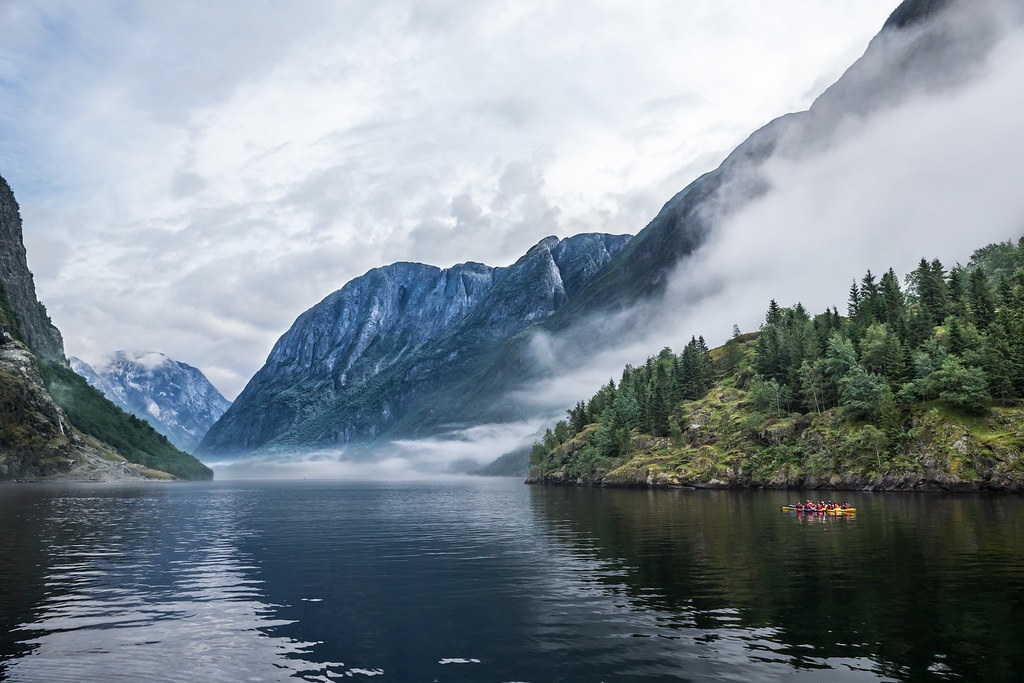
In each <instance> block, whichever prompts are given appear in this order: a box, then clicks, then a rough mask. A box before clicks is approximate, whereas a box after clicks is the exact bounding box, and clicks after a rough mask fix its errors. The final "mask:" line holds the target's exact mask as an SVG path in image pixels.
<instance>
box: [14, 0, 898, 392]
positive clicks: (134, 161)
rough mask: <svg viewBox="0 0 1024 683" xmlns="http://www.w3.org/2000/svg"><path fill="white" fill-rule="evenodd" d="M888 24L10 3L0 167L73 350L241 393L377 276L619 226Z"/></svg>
mask: <svg viewBox="0 0 1024 683" xmlns="http://www.w3.org/2000/svg"><path fill="white" fill-rule="evenodd" d="M895 4H896V0H844V1H843V2H836V3H819V2H816V1H815V0H787V2H784V3H781V4H780V3H773V4H772V5H771V6H767V5H765V4H764V3H761V2H757V1H756V0H743V1H742V2H736V3H729V4H728V6H726V5H723V3H720V2H717V1H716V0H697V1H695V2H692V3H688V4H687V7H686V11H685V12H683V11H681V10H680V6H679V5H678V3H675V2H671V1H670V0H658V1H655V2H649V3H644V4H643V5H642V6H637V5H636V4H635V3H632V4H631V3H618V2H601V3H591V4H588V5H586V6H583V5H580V4H579V3H576V2H569V1H565V2H553V3H507V2H499V1H495V2H485V3H473V4H472V5H471V6H470V5H467V4H466V3H461V2H458V3H456V2H448V3H444V2H442V3H436V2H430V3H426V2H416V1H415V0H384V1H381V2H374V3H303V4H299V5H295V6H292V5H288V6H285V5H276V4H273V3H271V4H265V3H263V4H260V5H259V6H258V7H257V6H254V5H253V4H252V3H249V2H241V1H239V0H228V1H225V2H218V3H216V4H211V3H200V2H194V1H186V2H177V3H133V4H125V3H120V2H115V1H113V0H109V1H103V0H100V1H97V2H90V3H88V4H82V3H77V2H72V1H71V0H41V1H37V0H33V1H31V2H29V0H15V1H13V2H7V3H5V4H4V5H3V6H2V7H0V46H2V47H0V94H2V96H3V97H4V101H5V103H6V104H7V105H8V106H7V107H6V113H5V114H4V116H3V117H0V157H2V158H3V159H4V167H3V168H2V169H0V173H3V174H4V176H5V177H6V178H7V179H8V180H9V181H10V182H11V184H12V186H13V187H14V190H15V193H16V194H17V196H18V198H19V201H20V203H21V206H22V210H23V214H24V216H25V219H26V221H25V224H26V242H27V244H28V247H29V261H30V265H31V266H32V267H33V269H34V271H35V274H36V280H37V285H38V289H39V292H40V295H41V298H42V299H43V301H44V303H46V304H47V306H48V308H49V310H50V312H51V314H52V317H53V318H54V320H55V322H56V323H57V325H58V326H59V327H60V328H61V329H62V331H63V332H64V337H65V340H66V345H67V348H68V351H69V353H73V354H75V355H78V356H80V357H83V358H84V359H86V360H90V359H95V358H97V357H101V356H102V355H103V354H105V353H106V352H108V351H109V350H110V349H114V348H125V347H127V348H145V347H147V346H148V345H150V344H152V345H153V349H154V350H159V351H162V352H165V353H167V354H168V355H170V356H172V357H174V358H177V359H180V360H184V361H186V362H188V363H190V364H192V365H195V366H197V367H200V368H201V369H203V370H204V371H205V372H207V374H211V373H214V374H217V375H218V377H219V378H220V379H219V380H215V381H217V382H218V384H219V387H220V389H221V390H222V391H223V393H224V394H225V395H227V396H232V395H234V394H236V393H237V391H238V390H239V389H240V388H241V386H242V384H244V382H245V380H246V378H247V377H249V376H251V375H252V373H253V372H254V371H255V370H256V369H257V368H258V367H259V365H260V364H261V362H262V361H263V359H264V358H265V356H266V353H267V352H268V351H269V349H270V347H271V346H272V344H273V342H274V340H275V339H276V338H277V336H279V335H280V334H281V333H282V332H284V330H285V329H286V328H287V327H288V325H289V324H290V323H291V322H292V321H293V320H294V319H295V317H296V316H297V315H298V314H299V313H300V312H301V311H302V310H304V309H305V308H307V307H308V306H309V305H311V304H312V303H314V302H315V301H317V300H319V299H320V298H322V297H323V296H325V295H326V294H328V293H329V292H330V291H333V290H334V289H337V288H338V287H340V285H341V284H343V283H344V282H346V281H348V280H349V279H351V278H353V277H356V276H358V275H360V274H362V273H363V272H365V271H367V270H369V269H370V268H373V267H376V266H379V265H383V264H385V263H388V262H392V261H397V260H415V261H425V262H433V263H435V264H436V265H440V266H445V265H451V264H453V263H457V262H461V261H467V260H476V261H482V262H485V263H489V264H492V265H504V264H508V263H511V262H512V261H514V260H515V259H516V258H517V257H518V256H520V255H521V254H522V253H523V252H525V251H526V249H527V248H529V247H530V246H531V245H532V244H534V243H535V242H536V241H538V240H539V239H540V238H542V237H544V236H546V235H548V234H558V235H560V236H566V235H569V234H574V233H576V232H581V231H590V230H605V231H609V232H615V233H622V232H635V231H636V230H637V229H639V227H641V226H642V225H644V224H645V223H646V222H647V221H648V220H649V219H650V218H651V217H652V216H653V215H654V213H655V212H656V211H657V209H658V207H659V206H660V204H661V203H662V202H664V201H665V200H666V199H667V198H668V197H669V196H671V195H672V194H673V193H674V192H675V191H677V190H678V189H679V188H680V187H682V186H683V185H685V184H686V183H687V182H689V181H690V180H691V179H692V178H693V177H695V176H696V175H698V174H699V173H700V172H703V171H705V170H708V169H709V168H711V167H713V166H714V165H715V164H717V162H718V161H719V160H720V159H721V157H722V156H723V155H724V153H725V152H727V151H728V150H729V149H730V148H731V147H732V146H734V145H735V144H736V143H737V142H738V141H739V140H740V139H742V137H743V136H744V135H745V134H746V133H747V132H749V131H750V130H751V129H753V128H754V127H756V126H757V125H759V124H760V123H762V122H763V121H765V120H767V119H769V118H772V117H773V116H775V115H777V114H778V113H780V112H782V111H787V110H791V109H798V108H801V107H802V106H806V104H807V103H808V101H809V97H810V96H811V94H813V92H812V87H813V85H814V84H815V83H823V82H827V80H828V78H827V77H826V78H825V79H824V80H823V74H825V75H828V74H835V73H838V71H839V70H840V69H841V68H842V67H843V66H845V65H846V64H847V63H849V62H850V61H852V59H853V58H854V57H855V56H856V55H857V54H858V53H859V52H860V50H861V49H862V48H863V45H864V44H865V43H866V40H867V37H868V36H870V35H871V34H873V33H874V32H875V31H876V30H877V28H878V27H879V26H880V25H881V23H882V20H883V19H884V17H885V16H886V15H887V13H888V12H889V11H890V10H891V9H892V7H894V6H895ZM58 244H62V245H65V247H66V248H67V252H61V251H60V250H59V249H56V248H54V246H53V245H58ZM37 251H38V252H39V254H40V255H39V258H38V259H37V258H36V257H35V256H34V253H35V252H37ZM161 321H166V322H161Z"/></svg>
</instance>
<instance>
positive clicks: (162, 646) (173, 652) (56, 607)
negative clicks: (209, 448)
mask: <svg viewBox="0 0 1024 683" xmlns="http://www.w3.org/2000/svg"><path fill="white" fill-rule="evenodd" d="M166 492H167V491H165V490H161V489H160V488H159V487H146V488H144V489H132V488H122V487H113V486H107V487H72V488H65V489H57V488H51V489H49V490H47V491H45V492H44V495H42V496H11V498H13V500H12V499H11V498H5V500H4V501H3V502H4V503H6V504H5V505H3V508H2V509H3V519H4V520H5V521H10V520H12V519H15V518H17V519H20V520H22V521H23V522H28V524H26V525H24V526H22V527H21V529H22V530H29V529H31V530H33V531H34V532H35V533H36V534H38V535H37V536H36V538H35V539H34V540H35V544H36V545H37V550H36V553H37V554H36V561H35V562H34V563H33V568H34V569H36V570H37V571H38V577H37V578H36V585H37V586H39V587H41V590H39V591H38V598H37V602H36V603H35V604H34V605H33V606H32V607H31V609H30V610H28V613H27V614H26V618H25V619H24V621H23V622H22V623H20V624H18V625H17V626H15V627H14V628H12V629H11V630H10V631H9V635H8V638H9V639H11V640H14V641H15V643H14V645H15V648H14V651H15V652H17V653H18V654H17V656H15V657H13V658H11V659H10V660H9V661H7V662H3V661H0V677H2V678H4V679H5V680H11V681H83V680H95V681H110V680H124V681H140V680H164V681H175V680H180V681H195V680H198V679H197V678H196V673H197V672H199V671H202V672H204V674H203V680H209V681H213V680H232V681H237V680H239V677H242V679H243V680H244V679H246V678H247V674H248V673H251V674H256V675H257V678H256V679H255V680H263V678H262V675H263V674H265V673H266V672H267V671H275V670H277V671H283V672H289V673H298V672H305V673H308V672H310V671H320V670H325V667H324V666H323V665H321V664H311V663H308V662H305V661H303V659H302V658H301V655H302V654H303V653H304V652H305V651H306V650H307V649H308V648H309V646H310V644H309V643H302V642H298V641H294V640H292V639H289V638H283V637H278V636H274V635H273V632H274V629H275V628H276V627H280V626H282V625H285V624H287V623H288V622H287V621H286V620H282V619H279V618H276V617H275V610H276V606H275V605H272V604H268V603H267V602H266V601H265V598H264V597H263V596H262V595H261V592H260V584H261V583H262V582H261V581H260V580H259V579H257V578H254V577H255V575H256V572H255V569H256V567H255V566H253V560H252V558H251V557H247V556H246V555H244V554H243V553H240V552H239V550H238V549H237V542H238V541H239V540H240V539H242V538H244V536H245V535H246V533H247V532H246V531H245V530H244V529H243V528H241V527H240V526H239V525H238V524H237V520H238V519H239V518H242V517H244V516H245V515H246V514H247V513H248V508H249V507H250V504H249V503H248V502H247V501H245V500H244V497H243V495H242V493H241V492H237V491H217V492H215V494H214V495H207V494H210V493H214V492H211V491H203V492H198V491H197V492H196V494H197V495H193V496H189V497H184V498H183V497H182V496H180V495H175V496H172V497H168V496H164V495H161V494H163V493H166ZM7 493H10V492H9V491H8V492H7ZM33 493H35V492H34V491H33ZM174 493H176V494H178V493H181V492H180V491H174ZM5 540H7V539H6V538H5ZM23 540H24V539H23ZM8 559H9V560H10V559H11V558H10V557H9V558H8ZM4 569H5V570H8V569H11V568H10V567H4ZM27 578H29V577H25V576H19V573H18V572H16V571H5V572H4V581H5V583H6V584H7V585H5V586H4V591H3V597H4V598H7V597H8V596H9V594H13V593H16V592H17V590H18V588H19V586H18V584H20V583H22V582H25V583H27V581H26V579H27ZM5 602H6V600H5ZM3 607H5V608H7V607H8V605H7V604H4V605H3ZM4 611H5V612H6V609H5V610H4ZM5 616H6V615H5ZM183 664H184V665H183Z"/></svg>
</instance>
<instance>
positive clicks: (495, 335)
mask: <svg viewBox="0 0 1024 683" xmlns="http://www.w3.org/2000/svg"><path fill="white" fill-rule="evenodd" d="M628 241H629V236H627V235H591V234H584V235H577V236H575V237H571V238H568V239H565V240H558V239H557V238H554V237H549V238H546V239H544V240H542V241H541V242H540V243H539V244H537V245H536V246H535V247H533V248H532V249H531V250H530V251H529V252H528V253H527V254H525V255H524V256H523V257H522V258H521V259H519V260H518V261H517V262H516V263H515V264H513V265H511V266H509V267H505V268H492V267H490V266H485V265H483V264H479V263H463V264H459V265H457V266H453V267H452V268H448V269H444V270H442V269H440V268H436V267H434V266H428V265H423V264H417V263H396V264H392V265H390V266H385V267H383V268H376V269H374V270H371V271H370V272H368V273H367V274H366V275H363V276H362V277H359V278H356V279H355V280H352V281H351V282H349V283H348V284H346V285H345V286H344V287H343V288H342V289H340V290H339V291H337V292H335V293H334V294H331V295H330V296H328V297H327V298H326V299H324V300H323V301H322V302H320V303H319V304H317V305H316V306H314V307H313V308H311V309H310V310H308V311H306V312H305V313H303V314H302V315H301V316H299V318H298V319H297V320H296V321H295V323H294V324H293V325H292V328H291V329H290V330H288V332H286V333H285V334H284V335H283V336H282V337H281V339H280V340H279V341H278V342H277V344H276V345H275V346H274V349H273V350H272V351H271V353H270V356H269V357H268V358H267V362H266V365H264V367H263V368H262V369H261V370H260V371H259V372H258V373H257V374H256V375H255V376H254V377H253V379H252V380H251V381H250V382H249V384H248V385H247V386H246V388H245V389H244V390H243V391H242V393H241V394H240V395H239V396H238V399H237V400H236V401H235V403H234V405H233V406H232V407H231V408H230V409H229V410H228V411H227V412H226V413H225V414H224V416H223V417H222V418H221V420H220V421H218V422H217V423H216V424H215V425H214V426H213V428H211V430H210V431H209V433H208V434H207V436H206V438H205V439H204V440H203V443H202V445H201V446H200V452H204V453H232V452H245V451H249V450H252V449H255V448H258V447H260V446H262V445H264V444H266V443H268V442H270V441H274V440H277V441H281V442H288V443H295V444H304V445H321V446H322V445H327V444H337V443H348V442H349V441H352V440H360V439H366V438H373V437H375V436H376V435H378V434H380V433H381V432H383V431H386V430H390V429H393V428H395V427H396V426H398V425H401V423H402V420H403V419H404V418H406V417H407V416H409V414H410V413H411V412H414V411H415V410H417V409H418V408H419V407H420V406H419V405H418V404H417V401H416V397H417V396H419V395H423V394H425V393H429V392H430V391H434V390H436V389H437V388H439V387H440V386H441V385H445V380H444V378H443V377H439V373H449V374H451V378H450V381H448V383H447V385H451V384H452V383H453V382H454V381H455V380H456V379H458V377H459V374H458V372H457V371H458V369H459V368H462V369H464V370H467V371H468V366H467V365H466V364H467V362H472V363H476V362H478V361H479V360H480V359H481V358H486V357H489V354H493V352H494V351H495V349H497V348H499V347H500V345H501V344H502V343H503V342H504V341H506V340H507V339H508V338H509V337H511V336H512V335H514V334H516V333H517V332H519V331H521V330H522V329H524V328H525V327H527V326H529V325H530V324H532V323H533V322H536V321H539V320H543V319H545V318H547V317H549V316H550V315H551V314H552V313H553V312H554V311H556V310H558V308H559V307H560V306H562V305H563V304H564V303H565V302H566V301H568V300H569V299H570V298H571V297H572V296H575V295H576V294H577V293H578V292H579V291H581V290H582V289H583V288H584V287H585V286H586V283H587V282H589V281H590V280H591V279H592V278H593V277H594V276H595V275H596V273H598V272H599V271H600V270H601V269H602V268H603V267H604V266H605V265H607V263H608V262H609V261H610V260H611V258H612V257H613V256H614V255H615V254H616V253H618V252H619V251H620V250H621V249H622V248H623V247H624V246H625V245H626V243H627V242H628ZM447 385H445V386H447Z"/></svg>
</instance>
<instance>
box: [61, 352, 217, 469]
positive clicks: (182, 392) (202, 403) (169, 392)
mask: <svg viewBox="0 0 1024 683" xmlns="http://www.w3.org/2000/svg"><path fill="white" fill-rule="evenodd" d="M68 360H69V362H70V363H71V368H72V369H73V370H74V371H75V372H77V373H78V374H79V375H81V376H82V377H84V378H85V380H86V381H87V382H89V384H90V385H91V386H93V387H95V388H96V389H99V391H100V392H101V393H102V394H103V395H104V396H106V397H107V398H108V399H110V400H111V401H112V402H113V403H114V405H116V406H118V407H120V408H121V409H122V410H124V411H125V412H128V413H131V414H132V415H135V416H136V417H139V418H142V419H143V420H146V421H147V422H149V423H150V424H151V425H153V427H154V428H155V429H156V430H157V431H158V432H160V433H161V434H163V435H164V436H166V437H167V438H168V439H170V440H171V443H173V444H174V445H175V446H177V447H178V448H180V449H182V450H184V451H191V450H193V449H194V448H195V447H196V446H197V445H199V442H200V441H201V440H202V438H203V435H205V434H206V431H207V430H208V429H209V428H210V425H212V424H213V423H214V422H216V421H217V419H218V418H219V417H220V416H221V415H223V414H224V411H225V410H227V409H228V406H230V405H231V402H230V401H228V400H227V399H226V398H224V397H223V396H222V395H221V393H220V392H219V391H217V389H216V387H214V386H213V385H212V384H210V381H209V380H208V379H206V376H205V375H204V374H203V373H202V372H201V371H200V370H199V369H198V368H194V367H192V366H191V365H187V364H185V363H181V362H179V361H176V360H173V359H171V358H168V357H167V356H165V355H164V354H162V353H156V352H149V353H138V354H129V353H127V352H125V351H116V352H114V353H113V354H112V355H111V356H110V357H109V358H107V359H105V360H104V362H103V363H102V364H101V365H99V366H97V368H93V367H91V366H90V365H89V364H88V363H86V362H84V361H82V360H80V359H78V358H70V359H68Z"/></svg>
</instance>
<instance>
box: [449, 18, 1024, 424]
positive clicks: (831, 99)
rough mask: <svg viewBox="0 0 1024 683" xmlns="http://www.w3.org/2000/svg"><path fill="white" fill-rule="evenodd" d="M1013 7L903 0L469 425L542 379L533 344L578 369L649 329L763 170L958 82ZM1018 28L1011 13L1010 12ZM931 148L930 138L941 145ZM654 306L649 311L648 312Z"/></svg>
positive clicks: (619, 271)
mask: <svg viewBox="0 0 1024 683" xmlns="http://www.w3.org/2000/svg"><path fill="white" fill-rule="evenodd" d="M1008 4H1010V3H1008V2H1004V1H1003V0H982V2H979V3H972V2H967V1H966V0H937V1H934V2H933V1H930V0H908V1H907V2H904V3H903V4H901V5H900V6H899V7H898V8H897V9H896V10H895V11H894V12H893V14H892V15H891V16H890V18H889V19H888V20H887V21H886V23H885V25H884V26H883V28H882V30H881V31H880V32H879V34H878V35H877V36H876V37H875V38H874V39H873V40H872V41H871V43H870V44H869V46H868V48H867V50H866V51H865V53H864V55H863V56H862V57H861V58H860V59H858V60H857V61H856V62H855V63H854V64H853V65H852V66H851V67H850V68H849V69H848V70H847V71H846V72H845V73H844V74H843V76H842V77H841V78H840V79H839V80H838V81H837V82H836V83H835V84H833V85H832V86H831V87H829V88H828V89H827V90H826V91H825V92H824V93H822V95H821V96H819V97H818V98H817V99H816V100H815V102H814V103H813V105H812V106H811V107H810V109H808V110H807V111H804V112H799V113H794V114H787V115H785V116H782V117H780V118H777V119H775V120H774V121H772V122H770V123H768V124H767V125H765V126H764V127H762V128H761V129H759V130H757V131H756V132H754V133H753V134H752V135H751V136H750V137H749V138H748V139H747V140H746V141H744V142H743V143H742V144H741V145H740V146H739V147H737V148H736V150H735V151H733V152H732V153H731V154H730V155H729V156H728V157H727V158H726V159H725V160H724V161H723V162H722V164H721V165H720V166H719V167H718V168H716V169H715V170H713V171H710V172H709V173H706V174H704V175H703V176H701V177H699V178H697V179H696V180H695V181H693V182H692V183H690V185H688V186H687V187H686V188H684V189H683V190H682V191H681V192H679V193H678V194H677V195H675V196H674V197H673V198H672V199H670V200H669V201H668V202H667V203H666V204H665V206H664V207H663V208H662V209H661V211H660V212H659V213H658V215H657V216H655V218H654V219H653V220H652V221H651V222H650V224H648V225H647V226H646V227H645V228H644V229H643V230H641V231H640V232H639V233H637V236H636V237H635V238H634V239H633V240H632V241H630V243H629V245H628V246H627V247H626V248H625V249H623V250H622V252H621V253H619V254H618V255H617V256H616V257H615V258H614V259H613V260H612V261H611V263H609V265H608V267H607V268H605V269H604V270H603V271H602V272H601V273H599V274H598V276H597V277H595V278H594V280H593V282H591V283H590V285H589V286H588V287H587V288H586V289H585V290H584V291H582V292H581V293H580V295H579V296H578V297H575V298H574V299H573V300H572V301H570V302H569V303H568V304H567V305H566V306H564V307H563V308H562V309H560V310H559V311H558V312H556V313H555V314H554V315H552V316H551V317H550V318H549V319H547V320H545V321H543V322H541V323H540V324H538V325H536V326H534V327H533V328H530V329H528V330H526V331H524V333H522V334H520V335H517V336H516V337H515V338H513V339H512V340H510V342H509V344H508V345H507V346H506V347H505V348H504V349H503V350H502V352H501V353H500V354H498V355H497V356H496V358H495V360H494V362H493V363H492V364H491V365H490V366H489V367H488V368H487V370H486V371H484V372H481V373H480V377H481V381H480V383H479V384H477V385H475V386H473V387H472V389H471V393H472V394H473V395H474V396H475V397H477V399H478V400H477V401H475V402H474V404H472V405H467V406H460V409H463V408H464V409H465V410H468V411H470V412H469V413H467V414H466V415H465V417H466V419H471V420H475V421H504V420H508V419H515V418H516V417H518V415H517V414H516V413H515V412H510V408H511V406H509V404H508V402H507V401H501V400H498V399H499V398H500V397H501V396H503V395H506V394H507V393H509V391H510V389H514V388H515V387H517V386H523V385H524V384H527V383H531V382H534V381H536V380H537V379H538V378H539V377H542V376H545V375H546V374H550V372H551V370H550V369H549V368H546V367H543V366H541V365H539V364H538V363H536V362H535V360H534V359H533V353H532V349H531V339H532V338H533V336H534V335H535V334H536V333H538V332H543V333H557V335H558V338H559V339H560V340H561V342H562V346H564V347H567V348H572V349H575V350H576V353H574V354H571V355H570V354H566V355H564V356H563V357H561V358H560V359H559V366H560V367H559V368H558V370H560V371H564V370H565V369H567V368H571V367H572V366H573V365H574V364H582V362H585V360H586V359H587V358H588V357H589V353H588V352H590V351H594V350H597V349H600V348H603V347H606V346H608V345H609V344H612V343H614V340H616V339H620V338H625V339H630V338H635V337H636V335H637V333H642V332H643V330H645V329H650V327H651V325H652V324H657V321H658V320H659V319H660V316H662V315H664V312H663V311H660V310H658V308H657V307H658V306H659V301H660V300H661V297H662V295H663V294H664V292H665V288H666V286H667V283H668V282H669V280H670V278H671V276H672V274H673V273H674V272H675V271H676V270H677V269H679V268H685V267H686V262H687V259H688V258H689V257H690V256H691V255H693V254H694V252H695V251H696V250H697V249H698V247H700V246H701V245H702V244H704V243H705V242H706V240H707V238H708V236H709V235H710V234H712V233H713V231H714V230H715V229H716V227H717V226H719V225H721V224H722V223H723V222H724V221H725V220H726V219H728V218H729V217H730V216H732V215H733V214H735V213H737V212H738V211H740V210H742V209H743V208H744V207H745V206H747V205H748V204H749V203H750V202H752V201H753V200H755V199H757V198H758V197H761V196H763V195H764V194H765V193H766V192H767V191H768V190H770V182H769V180H768V178H767V176H766V174H765V173H764V165H765V163H766V162H767V161H768V160H769V159H771V158H783V159H786V160H787V161H789V162H793V163H799V161H800V160H801V159H802V158H806V157H808V156H810V155H812V154H814V153H815V152H818V151H821V150H823V149H824V148H827V147H828V146H829V145H830V144H831V143H833V142H837V141H841V140H842V138H843V136H844V135H846V134H849V133H850V132H851V131H852V130H855V129H856V127H857V126H858V125H860V124H861V123H863V122H864V121H865V120H866V119H867V117H868V116H870V115H871V114H873V113H875V112H879V111H882V110H884V109H887V108H891V107H895V106H897V105H899V104H900V103H902V102H905V101H907V100H909V99H910V98H912V97H915V96H918V95H921V94H922V93H932V94H934V93H941V92H944V91H946V90H948V89H952V88H955V87H957V86H958V85H961V84H963V83H965V82H966V81H967V80H968V79H969V78H970V77H971V75H972V74H975V73H976V72H977V71H978V70H979V69H980V68H981V66H982V65H983V64H984V61H985V59H986V58H987V56H988V55H989V54H990V53H991V51H992V49H993V47H994V46H995V45H996V44H997V43H998V42H999V39H1000V38H1001V37H1002V36H1003V34H1004V32H1005V27H1006V23H1005V22H1006V13H1005V12H1004V11H1003V9H1004V8H1005V7H1006V6H1007V5H1008ZM1017 20H1018V21H1019V10H1017ZM937 143H938V141H937ZM652 306H653V307H654V308H652Z"/></svg>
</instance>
